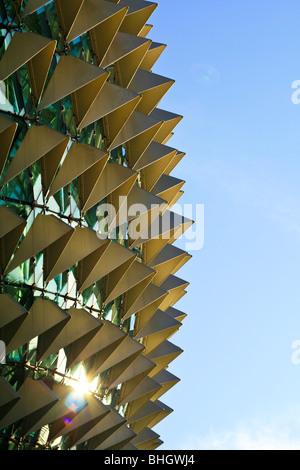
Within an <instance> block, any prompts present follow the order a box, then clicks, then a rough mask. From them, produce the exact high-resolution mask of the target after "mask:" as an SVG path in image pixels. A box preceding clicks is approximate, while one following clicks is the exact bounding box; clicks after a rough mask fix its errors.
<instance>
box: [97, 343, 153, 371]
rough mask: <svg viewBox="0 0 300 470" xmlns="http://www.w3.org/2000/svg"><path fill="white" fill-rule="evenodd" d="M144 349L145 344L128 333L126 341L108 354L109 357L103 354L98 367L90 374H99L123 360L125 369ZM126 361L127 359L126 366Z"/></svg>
mask: <svg viewBox="0 0 300 470" xmlns="http://www.w3.org/2000/svg"><path fill="white" fill-rule="evenodd" d="M143 350H144V346H143V345H142V344H140V343H139V342H138V341H135V340H134V339H132V338H131V337H130V336H129V335H126V337H125V339H124V341H122V342H121V343H120V344H119V345H118V346H117V347H116V348H115V350H114V351H113V352H111V353H110V354H109V355H107V357H105V356H104V355H103V357H102V361H98V364H97V367H94V368H93V369H92V371H91V372H90V376H96V375H99V374H101V373H102V372H104V371H106V370H108V369H110V368H113V367H114V366H116V365H117V364H119V363H121V362H122V363H123V364H122V367H121V369H125V368H126V367H128V366H129V365H130V364H131V363H132V362H133V361H134V360H135V359H136V358H137V357H138V356H139V355H140V354H142V352H143ZM124 361H126V366H125V367H124Z"/></svg>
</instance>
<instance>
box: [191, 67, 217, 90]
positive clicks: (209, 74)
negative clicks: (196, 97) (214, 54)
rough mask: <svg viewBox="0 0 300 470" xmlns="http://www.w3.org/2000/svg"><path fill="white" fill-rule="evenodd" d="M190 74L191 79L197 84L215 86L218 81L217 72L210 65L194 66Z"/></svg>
mask: <svg viewBox="0 0 300 470" xmlns="http://www.w3.org/2000/svg"><path fill="white" fill-rule="evenodd" d="M191 74H192V77H193V79H194V80H195V81H196V82H197V83H199V84H205V85H216V84H217V83H218V82H219V80H220V74H219V72H218V70H217V69H216V68H215V67H213V66H212V65H210V64H203V63H200V64H194V65H193V67H192V69H191Z"/></svg>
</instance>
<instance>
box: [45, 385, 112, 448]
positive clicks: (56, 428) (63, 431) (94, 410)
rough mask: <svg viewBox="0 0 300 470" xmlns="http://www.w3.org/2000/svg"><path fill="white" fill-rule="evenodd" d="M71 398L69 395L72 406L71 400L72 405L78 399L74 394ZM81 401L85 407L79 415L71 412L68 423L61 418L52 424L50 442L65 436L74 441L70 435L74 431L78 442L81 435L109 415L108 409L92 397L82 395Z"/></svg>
mask: <svg viewBox="0 0 300 470" xmlns="http://www.w3.org/2000/svg"><path fill="white" fill-rule="evenodd" d="M73 396H74V397H72V394H71V396H70V400H68V401H69V402H70V405H71V404H72V398H73V403H74V401H77V402H78V399H77V400H76V394H73ZM82 401H83V403H84V404H85V403H86V406H85V407H84V408H83V409H82V411H80V413H79V414H77V413H74V412H73V414H72V415H71V416H70V418H69V419H68V421H67V420H64V417H62V418H61V419H57V420H56V421H54V422H53V424H52V426H51V429H50V434H49V439H50V440H53V439H57V438H58V437H61V436H65V435H67V434H70V435H71V436H70V437H71V439H74V436H72V433H73V432H74V431H76V433H77V438H76V440H77V441H80V438H81V436H82V435H84V434H86V433H87V432H88V431H89V430H90V429H92V428H93V427H94V426H96V425H97V424H98V423H99V422H101V421H102V420H103V419H105V417H106V416H107V415H109V414H110V409H109V408H108V407H107V406H105V405H104V404H103V403H102V402H101V401H100V400H98V399H97V398H96V397H94V396H91V395H88V394H84V395H83V397H82ZM74 405H75V403H74ZM76 405H77V404H76ZM76 405H75V406H76ZM77 406H78V405H77ZM75 411H76V408H75ZM67 416H68V415H67ZM75 437H76V435H75Z"/></svg>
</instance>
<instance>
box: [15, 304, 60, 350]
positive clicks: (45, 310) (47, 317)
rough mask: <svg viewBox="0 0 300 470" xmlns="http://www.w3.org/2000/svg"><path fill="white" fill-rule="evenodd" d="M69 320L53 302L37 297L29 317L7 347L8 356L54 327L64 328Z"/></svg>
mask: <svg viewBox="0 0 300 470" xmlns="http://www.w3.org/2000/svg"><path fill="white" fill-rule="evenodd" d="M68 320H69V315H68V314H67V313H66V312H64V311H63V310H62V309H61V308H59V307H58V305H57V304H56V303H54V302H52V300H43V299H42V298H41V297H37V298H36V299H35V301H34V303H33V305H32V307H31V308H30V309H29V312H28V315H27V316H26V318H25V319H24V321H23V322H22V324H21V325H20V327H19V328H18V329H17V330H16V331H15V334H14V336H13V337H12V339H11V340H10V342H9V343H8V344H7V345H6V351H7V354H10V353H11V352H12V351H14V350H15V349H17V348H19V347H20V346H23V344H25V343H27V342H29V341H30V340H31V339H33V338H35V337H36V336H39V335H41V334H43V333H45V332H46V331H48V330H51V328H53V327H54V326H57V325H60V327H61V328H62V327H63V326H64V325H65V324H66V323H67V322H68Z"/></svg>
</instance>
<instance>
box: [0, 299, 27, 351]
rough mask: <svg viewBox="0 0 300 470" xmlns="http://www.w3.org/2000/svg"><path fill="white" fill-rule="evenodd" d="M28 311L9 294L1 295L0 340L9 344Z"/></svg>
mask: <svg viewBox="0 0 300 470" xmlns="http://www.w3.org/2000/svg"><path fill="white" fill-rule="evenodd" d="M27 315H28V311H27V310H26V309H25V308H24V307H22V305H21V304H19V303H18V302H17V301H16V300H15V299H14V298H13V297H11V296H10V295H9V294H0V340H1V341H4V343H5V344H9V343H10V341H11V339H12V338H13V337H14V335H15V333H16V331H17V330H18V329H19V328H20V327H21V325H22V323H23V322H24V320H25V318H26V317H27Z"/></svg>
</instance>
